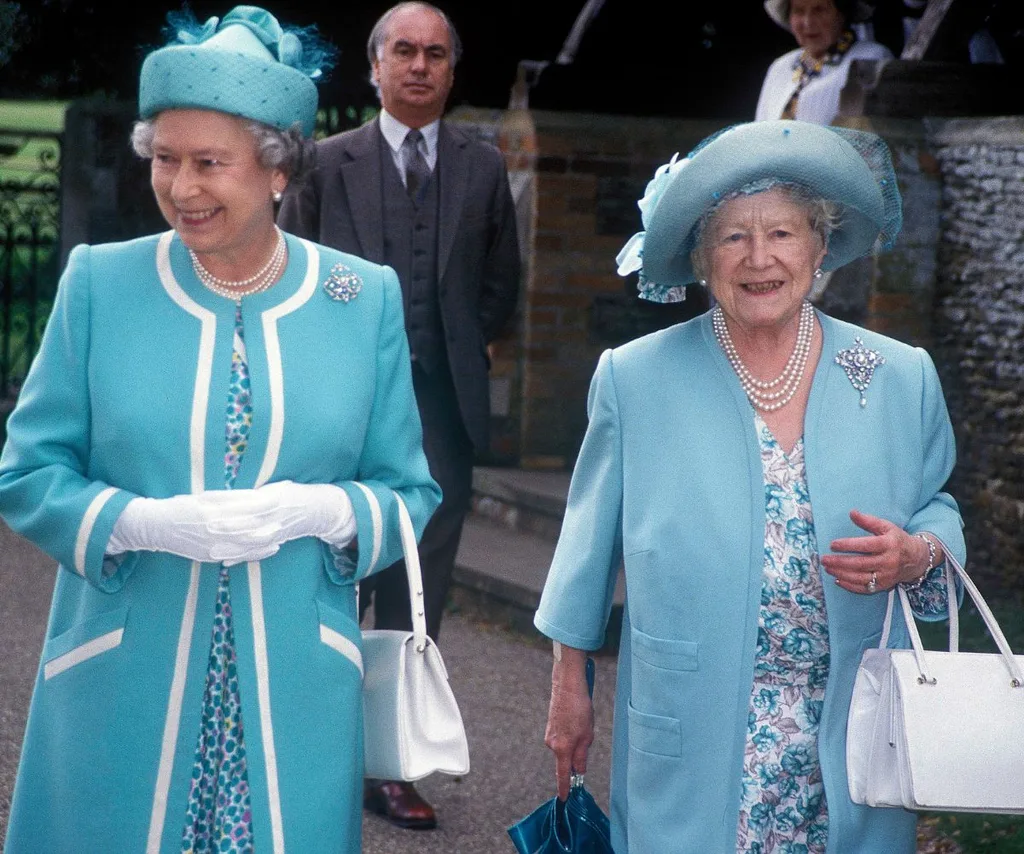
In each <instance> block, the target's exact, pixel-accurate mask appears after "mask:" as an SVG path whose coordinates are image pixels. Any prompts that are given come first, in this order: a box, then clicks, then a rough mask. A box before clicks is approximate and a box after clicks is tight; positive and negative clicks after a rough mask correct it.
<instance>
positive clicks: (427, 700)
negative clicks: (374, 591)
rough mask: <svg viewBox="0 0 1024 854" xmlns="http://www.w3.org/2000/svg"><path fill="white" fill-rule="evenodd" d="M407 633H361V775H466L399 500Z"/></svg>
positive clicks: (458, 726) (465, 753) (463, 747)
mask: <svg viewBox="0 0 1024 854" xmlns="http://www.w3.org/2000/svg"><path fill="white" fill-rule="evenodd" d="M395 498H396V500H397V502H398V518H399V526H400V531H401V535H402V551H403V552H404V554H405V568H406V572H407V574H408V579H409V601H410V602H411V603H412V631H411V632H404V631H395V630H391V629H369V630H367V631H364V632H363V668H364V673H365V675H364V677H363V753H364V762H363V774H364V776H366V777H375V778H377V779H381V780H409V781H412V780H420V779H422V778H423V777H426V776H427V775H428V774H433V773H434V772H436V771H440V772H442V773H444V774H465V773H467V772H468V771H469V745H468V743H467V741H466V729H465V727H464V726H463V723H462V715H461V714H460V712H459V706H458V704H457V703H456V702H455V695H454V694H453V693H452V689H451V686H450V685H449V684H448V671H447V670H446V669H445V666H444V661H443V660H442V659H441V653H440V651H439V650H438V648H437V646H436V645H435V644H434V642H433V641H432V640H431V639H430V638H429V637H428V636H427V625H426V621H425V619H424V616H423V579H422V577H421V575H420V559H419V553H418V551H417V549H416V533H415V531H414V530H413V526H412V520H411V519H410V518H409V511H408V509H406V506H405V503H404V502H403V501H402V499H401V498H400V497H399V496H398V495H397V494H396V496H395Z"/></svg>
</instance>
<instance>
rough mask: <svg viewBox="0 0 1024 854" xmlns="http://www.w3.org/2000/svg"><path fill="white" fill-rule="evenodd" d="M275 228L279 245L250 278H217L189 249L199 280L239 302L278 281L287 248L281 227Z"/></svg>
mask: <svg viewBox="0 0 1024 854" xmlns="http://www.w3.org/2000/svg"><path fill="white" fill-rule="evenodd" d="M274 230H275V231H276V232H277V246H275V247H274V252H273V254H272V255H271V256H270V260H269V261H267V263H266V264H264V265H263V269H261V270H260V271H259V272H257V273H254V274H253V275H251V276H249V278H248V279H242V280H241V281H238V282H232V281H229V280H227V279H219V278H217V277H216V276H215V275H213V273H211V272H210V271H209V270H207V269H206V268H205V267H204V266H203V264H202V262H201V261H200V260H199V257H198V256H197V255H196V253H195V252H193V251H192V250H191V249H189V250H188V254H189V257H190V258H191V259H192V269H193V270H195V271H196V276H198V277H199V281H200V282H202V283H203V286H204V287H206V288H208V289H209V290H211V291H213V292H214V293H215V294H217V295H218V296H222V297H225V298H226V299H231V300H235V302H238V301H239V300H241V299H242V297H248V296H252V295H253V294H258V293H261V292H262V291H265V290H266V289H267V288H269V287H270V286H271V285H272V284H274V282H276V281H277V279H278V277H279V276H280V275H281V270H282V268H283V267H284V261H285V255H286V249H287V247H286V245H285V242H284V235H283V234H282V233H281V229H279V228H276V227H275V229H274Z"/></svg>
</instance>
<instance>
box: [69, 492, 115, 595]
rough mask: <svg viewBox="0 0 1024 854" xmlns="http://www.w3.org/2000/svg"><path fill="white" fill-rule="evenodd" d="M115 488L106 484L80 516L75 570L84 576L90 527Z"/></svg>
mask: <svg viewBox="0 0 1024 854" xmlns="http://www.w3.org/2000/svg"><path fill="white" fill-rule="evenodd" d="M115 492H117V490H116V489H115V488H114V487H112V486H108V487H107V488H106V489H103V490H101V491H100V492H99V493H98V494H97V495H96V497H95V498H93V500H92V501H90V502H89V506H88V507H87V508H86V510H85V515H84V516H83V517H82V524H81V525H79V526H78V537H77V538H76V539H75V572H77V573H78V574H79V575H81V576H82V578H85V555H86V553H87V552H88V550H89V539H90V538H91V537H92V529H93V526H94V525H95V524H96V520H97V519H98V518H99V515H100V512H101V511H102V510H103V508H104V507H105V506H106V504H107V502H108V501H109V500H110V498H111V496H112V495H113V494H114V493H115Z"/></svg>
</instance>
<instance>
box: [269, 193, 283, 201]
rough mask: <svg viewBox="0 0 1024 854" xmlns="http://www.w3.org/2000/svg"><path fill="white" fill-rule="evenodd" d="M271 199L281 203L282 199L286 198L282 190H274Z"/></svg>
mask: <svg viewBox="0 0 1024 854" xmlns="http://www.w3.org/2000/svg"><path fill="white" fill-rule="evenodd" d="M270 198H272V199H273V200H274V201H275V202H279V201H281V199H283V198H284V193H282V192H281V191H280V190H274V191H273V192H272V193H271V194H270Z"/></svg>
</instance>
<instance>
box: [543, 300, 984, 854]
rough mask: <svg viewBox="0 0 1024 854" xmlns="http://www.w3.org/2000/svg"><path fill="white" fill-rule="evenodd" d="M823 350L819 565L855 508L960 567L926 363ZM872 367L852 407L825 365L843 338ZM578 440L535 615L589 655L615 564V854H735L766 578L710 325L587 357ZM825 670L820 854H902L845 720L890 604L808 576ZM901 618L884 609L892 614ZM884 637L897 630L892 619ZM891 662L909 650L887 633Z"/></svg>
mask: <svg viewBox="0 0 1024 854" xmlns="http://www.w3.org/2000/svg"><path fill="white" fill-rule="evenodd" d="M819 320H820V322H821V326H822V329H823V332H824V337H823V342H824V344H823V346H824V349H823V352H822V356H821V359H820V361H819V363H818V367H817V369H816V371H815V374H814V381H813V385H812V388H811V394H810V399H809V401H808V404H807V414H806V416H805V421H804V440H805V460H806V467H807V481H808V488H809V490H810V497H811V503H812V506H813V510H814V523H815V531H816V535H817V541H818V544H819V548H821V549H822V551H825V550H827V549H828V544H829V543H830V542H831V541H832V540H834V539H836V538H837V537H846V536H859V535H863V534H864V532H863V531H861V530H859V529H858V528H856V527H855V526H854V525H853V523H852V522H851V521H850V519H849V515H848V514H849V511H850V510H851V509H854V508H856V509H859V510H862V511H864V512H866V513H871V514H874V515H877V516H881V517H883V518H886V519H889V520H891V521H893V522H895V523H896V524H898V525H901V526H903V527H904V528H905V529H906V530H908V531H912V532H913V531H922V530H927V531H931V532H933V533H934V534H936V535H937V536H938V537H939V538H940V539H941V540H942V541H943V542H944V543H945V544H946V545H947V546H948V547H949V548H950V549H951V550H952V551H953V553H954V554H956V555H957V556H958V557H961V558H962V557H963V555H964V541H963V537H962V533H961V527H962V525H961V519H960V515H959V512H958V510H957V507H956V504H955V502H954V501H953V499H952V498H950V497H949V496H948V495H946V494H945V493H943V492H940V490H941V489H942V487H943V485H944V484H945V482H946V479H947V478H948V477H949V474H950V472H951V470H952V468H953V463H954V447H953V433H952V429H951V427H950V423H949V416H948V415H947V412H946V407H945V403H944V401H943V398H942V392H941V389H940V387H939V381H938V377H937V376H936V373H935V368H934V366H933V365H932V362H931V359H930V358H929V357H928V355H927V354H926V353H925V352H924V351H923V350H920V349H914V348H911V347H909V346H907V345H905V344H901V343H899V342H897V341H894V340H892V339H890V338H886V337H884V336H881V335H877V334H875V333H872V332H869V331H867V330H864V329H859V328H857V327H854V326H851V325H849V324H846V323H842V322H840V321H836V320H832V319H830V318H828V317H825V316H822V315H819ZM855 336H860V337H861V338H862V339H863V341H864V344H865V345H866V346H867V347H869V348H872V349H875V350H877V351H879V352H880V353H881V354H882V355H883V356H884V357H885V359H886V363H885V364H884V365H882V366H881V367H879V368H878V369H877V370H876V372H875V375H874V379H873V380H872V381H871V384H870V386H869V387H868V389H867V392H866V397H867V405H866V406H865V407H861V406H860V403H859V401H860V395H859V393H858V392H857V391H855V390H854V388H853V386H852V385H851V383H850V381H849V379H848V378H847V377H846V375H845V373H844V372H843V370H842V369H841V368H840V366H839V365H837V364H836V363H835V361H834V357H835V355H836V353H837V352H838V351H839V350H840V349H844V348H847V347H852V346H854V337H855ZM588 408H589V414H590V425H589V428H588V430H587V433H586V437H585V438H584V441H583V446H582V449H581V451H580V455H579V459H578V461H577V464H576V469H575V472H574V474H573V478H572V486H571V488H570V492H569V505H568V510H567V513H566V517H565V521H564V524H563V527H562V533H561V536H560V538H559V541H558V548H557V550H556V552H555V557H554V561H553V563H552V566H551V570H550V574H549V575H548V579H547V584H546V585H545V588H544V594H543V596H542V599H541V603H540V608H539V609H538V611H537V614H536V617H535V623H536V625H537V627H538V628H539V629H540V631H542V632H543V633H544V634H545V635H547V636H549V637H551V638H553V639H555V640H558V641H560V642H561V643H563V644H568V645H570V646H573V647H577V648H580V649H596V648H597V647H599V646H600V645H601V643H602V641H603V637H604V632H605V626H606V623H607V619H608V614H609V612H610V609H611V605H612V595H613V592H614V588H615V579H616V574H617V571H618V567H619V565H620V561H624V565H625V576H626V614H625V619H624V625H623V633H622V642H621V647H620V651H619V671H618V692H617V698H616V708H615V727H614V736H613V737H614V745H613V758H612V803H611V807H612V815H611V819H612V837H613V838H612V843H613V845H614V848H615V852H616V854H676V852H678V854H684V852H686V854H688V852H714V854H726V852H730V851H735V850H736V827H737V817H738V812H739V804H740V778H741V772H742V767H743V749H744V744H745V739H746V734H747V714H748V710H749V706H750V692H751V686H752V683H753V669H754V656H755V648H756V645H757V624H758V611H759V607H760V602H761V579H762V571H763V565H764V536H765V534H764V532H765V497H764V476H763V473H762V467H761V457H760V453H759V449H758V442H757V436H756V433H755V428H754V412H753V410H752V408H751V406H750V404H749V403H748V402H747V399H746V396H745V395H744V393H743V391H742V389H741V387H740V384H739V382H738V380H737V378H736V375H735V373H734V372H733V370H732V368H731V367H730V365H729V363H728V361H727V360H726V358H725V356H724V354H723V353H722V351H721V348H720V347H719V346H718V344H717V342H716V340H715V336H714V332H713V331H712V328H711V315H710V313H708V314H705V315H703V316H701V317H699V318H696V319H694V320H692V321H690V322H689V323H685V324H682V325H679V326H675V327H672V328H670V329H667V330H664V331H662V332H658V333H655V334H653V335H649V336H646V337H644V338H641V339H638V340H637V341H634V342H631V343H630V344H627V345H625V346H623V347H620V348H618V349H615V350H610V351H608V352H606V353H604V355H603V356H602V357H601V360H600V363H599V365H598V367H597V371H596V373H595V376H594V380H593V383H592V385H591V390H590V397H589V404H588ZM823 585H824V591H825V602H826V608H827V611H828V628H829V639H830V645H831V662H832V663H831V672H830V675H829V681H828V686H827V689H826V694H825V702H824V709H823V712H822V719H821V729H820V734H819V746H820V755H821V767H822V774H823V776H824V783H825V792H826V797H827V800H828V812H829V841H828V851H829V854H909V852H913V851H914V850H915V847H914V824H915V820H914V815H913V814H912V813H909V812H905V811H903V810H883V809H869V808H865V807H861V806H857V805H855V804H854V803H853V802H852V801H851V800H850V798H849V794H848V790H847V783H846V762H845V748H846V717H847V710H848V708H849V703H850V697H851V694H852V691H853V681H854V676H855V674H856V669H857V664H858V662H859V660H860V656H861V652H862V651H863V650H864V649H865V648H867V647H869V646H872V645H877V644H878V640H879V635H880V631H881V627H882V619H883V616H884V612H885V605H886V595H885V594H884V593H878V594H875V595H873V596H868V595H857V594H854V593H850V592H848V591H845V590H843V589H842V588H840V587H838V586H837V585H836V584H834V583H833V581H832V579H831V577H830V576H828V575H823ZM897 611H898V609H897ZM897 619H899V614H897ZM893 633H894V641H895V644H896V645H908V641H907V636H906V627H905V626H904V624H903V623H902V621H900V622H898V624H897V625H896V626H895V627H894V632H893Z"/></svg>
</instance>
